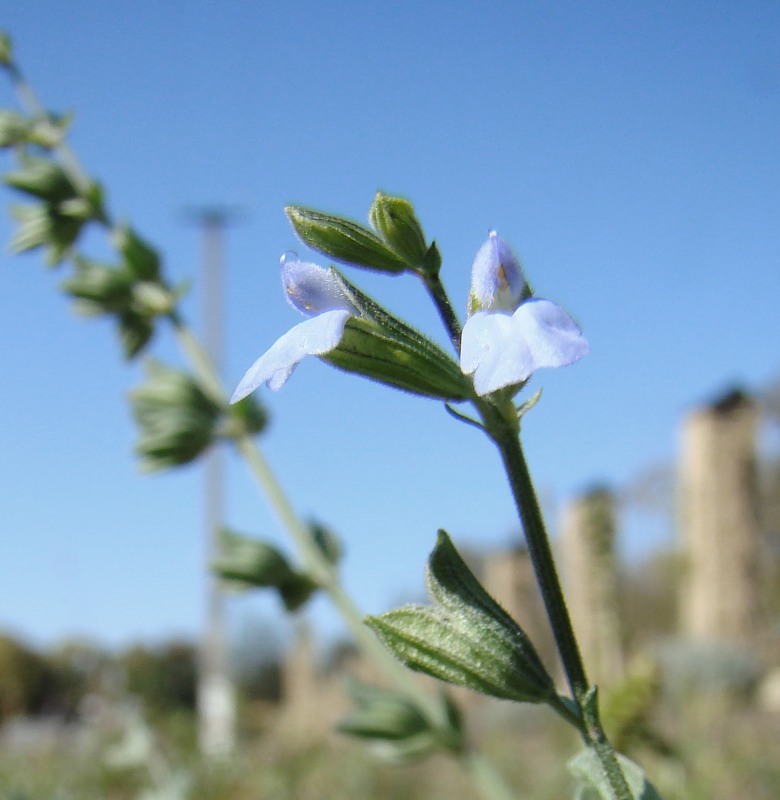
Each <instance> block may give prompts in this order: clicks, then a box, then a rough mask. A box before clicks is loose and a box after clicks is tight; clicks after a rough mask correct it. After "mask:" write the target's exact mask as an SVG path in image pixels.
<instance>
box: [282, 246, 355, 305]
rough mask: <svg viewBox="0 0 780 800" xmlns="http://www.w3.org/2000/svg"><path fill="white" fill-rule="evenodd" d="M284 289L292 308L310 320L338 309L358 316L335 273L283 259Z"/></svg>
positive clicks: (309, 264)
mask: <svg viewBox="0 0 780 800" xmlns="http://www.w3.org/2000/svg"><path fill="white" fill-rule="evenodd" d="M282 286H284V295H285V297H286V298H287V301H288V302H289V303H290V305H291V306H293V307H294V308H297V309H298V311H301V312H302V313H304V314H306V315H308V316H312V315H314V314H321V313H322V312H323V311H333V310H335V309H342V310H344V311H349V312H350V313H352V314H355V313H357V312H356V309H355V307H354V306H353V305H352V303H351V302H350V300H349V298H348V297H347V295H346V294H345V293H344V290H343V289H342V288H341V285H340V283H339V281H338V279H337V278H336V276H335V274H334V273H333V271H332V270H329V269H325V268H324V267H320V266H319V265H317V264H312V263H310V262H308V261H298V260H297V258H293V259H288V258H287V257H286V256H283V257H282Z"/></svg>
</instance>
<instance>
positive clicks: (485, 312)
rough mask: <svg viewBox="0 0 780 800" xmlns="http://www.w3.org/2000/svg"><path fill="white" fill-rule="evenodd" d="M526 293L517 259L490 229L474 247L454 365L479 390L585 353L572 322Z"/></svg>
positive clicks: (501, 385)
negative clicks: (466, 307)
mask: <svg viewBox="0 0 780 800" xmlns="http://www.w3.org/2000/svg"><path fill="white" fill-rule="evenodd" d="M529 295H530V289H529V288H528V286H527V284H526V282H525V278H524V277H523V272H522V268H521V267H520V262H519V261H518V260H517V257H516V256H515V255H514V253H513V252H512V250H511V249H510V247H509V245H507V244H506V242H504V240H503V239H501V237H499V236H498V235H497V234H496V233H495V231H491V232H490V236H489V237H488V240H487V241H486V242H485V244H483V245H482V247H481V248H480V249H479V252H478V253H477V255H476V258H475V259H474V265H473V267H472V277H471V295H470V302H469V310H470V314H469V318H468V320H467V321H466V324H465V325H464V326H463V336H462V339H461V354H460V366H461V369H462V370H463V372H464V373H465V374H466V375H472V376H473V381H474V389H475V390H476V392H477V394H479V395H486V394H490V393H491V392H495V391H497V390H498V389H502V388H504V387H505V386H513V385H516V384H519V383H522V382H523V381H526V380H528V378H530V377H531V374H532V373H533V372H535V371H536V370H537V369H540V368H541V367H565V366H567V365H569V364H573V363H574V362H575V361H579V360H580V359H581V358H582V357H583V356H585V355H586V354H587V353H588V350H589V347H588V342H587V340H586V339H585V338H584V337H583V336H582V331H581V330H580V328H579V326H578V325H577V323H576V322H575V321H574V320H573V319H572V318H571V317H570V316H569V315H568V314H567V313H566V312H565V311H564V310H563V309H562V308H561V307H560V306H557V305H555V303H552V302H550V301H549V300H541V299H526V300H523V298H524V297H528V296H529Z"/></svg>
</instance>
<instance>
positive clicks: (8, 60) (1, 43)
mask: <svg viewBox="0 0 780 800" xmlns="http://www.w3.org/2000/svg"><path fill="white" fill-rule="evenodd" d="M13 61H14V48H13V44H12V42H11V37H10V36H9V35H8V33H6V31H0V65H2V66H4V67H9V66H10V65H11V64H13Z"/></svg>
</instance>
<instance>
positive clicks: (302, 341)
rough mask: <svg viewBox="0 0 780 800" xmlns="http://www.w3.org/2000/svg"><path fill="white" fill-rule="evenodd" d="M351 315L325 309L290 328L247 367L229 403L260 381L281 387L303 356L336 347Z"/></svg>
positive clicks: (317, 353) (234, 401)
mask: <svg viewBox="0 0 780 800" xmlns="http://www.w3.org/2000/svg"><path fill="white" fill-rule="evenodd" d="M350 316H352V315H351V314H350V312H349V311H347V310H345V309H336V310H335V311H326V312H325V313H324V314H318V315H317V316H316V317H312V318H311V319H307V320H304V321H303V322H301V323H299V324H298V325H296V326H295V327H294V328H291V329H290V330H289V331H287V333H285V334H284V336H282V337H281V338H279V339H277V340H276V342H274V344H273V345H271V347H270V349H269V350H267V351H266V352H265V353H263V355H261V356H260V358H258V359H257V361H255V363H254V364H252V366H251V367H250V368H249V369H248V370H247V372H246V374H245V375H244V377H243V378H242V379H241V382H240V383H239V384H238V386H237V387H236V390H235V392H233V396H232V397H231V398H230V402H231V403H237V402H238V401H239V400H242V399H243V398H244V397H246V396H247V395H248V394H250V393H251V392H253V391H254V390H255V389H257V387H258V386H259V385H260V384H261V383H265V384H267V385H268V388H269V389H271V390H273V391H277V390H278V389H281V387H282V386H284V384H285V383H286V382H287V379H288V378H289V377H290V375H292V373H293V370H294V369H295V368H296V367H297V366H298V364H300V362H301V361H302V360H303V359H304V358H305V357H306V356H321V355H324V354H325V353H329V352H330V351H331V350H333V349H334V348H335V347H337V346H338V344H339V342H340V341H341V337H342V336H343V335H344V326H345V325H346V324H347V320H348V319H349V318H350Z"/></svg>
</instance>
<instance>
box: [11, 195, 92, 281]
mask: <svg viewBox="0 0 780 800" xmlns="http://www.w3.org/2000/svg"><path fill="white" fill-rule="evenodd" d="M11 215H12V216H13V217H14V219H15V220H16V221H17V222H18V226H17V228H16V231H15V232H14V235H13V237H12V238H11V242H10V246H11V250H12V251H13V252H15V253H22V252H25V251H27V250H34V249H36V248H38V247H41V248H43V249H44V258H45V261H46V263H47V264H48V265H49V266H57V265H58V264H60V263H62V261H64V260H65V259H66V258H67V257H68V256H69V255H70V254H71V252H72V248H73V244H74V242H75V241H76V240H77V239H78V236H79V233H80V232H81V228H82V222H81V221H80V220H75V219H72V218H69V217H64V216H62V215H61V214H59V213H58V212H57V209H56V208H55V207H54V206H52V205H51V204H48V203H39V204H36V205H20V204H15V205H12V206H11Z"/></svg>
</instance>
